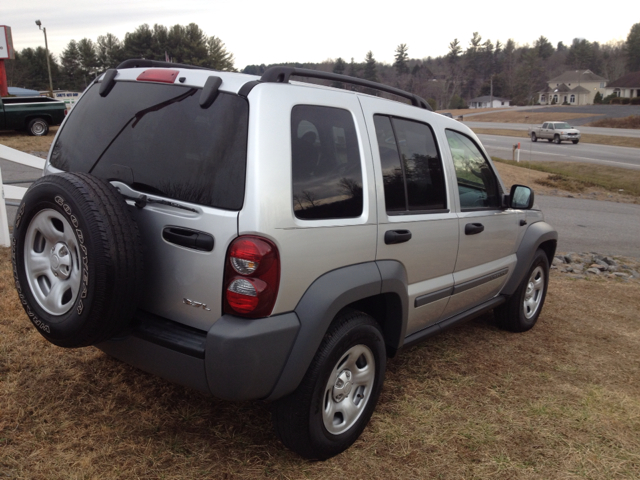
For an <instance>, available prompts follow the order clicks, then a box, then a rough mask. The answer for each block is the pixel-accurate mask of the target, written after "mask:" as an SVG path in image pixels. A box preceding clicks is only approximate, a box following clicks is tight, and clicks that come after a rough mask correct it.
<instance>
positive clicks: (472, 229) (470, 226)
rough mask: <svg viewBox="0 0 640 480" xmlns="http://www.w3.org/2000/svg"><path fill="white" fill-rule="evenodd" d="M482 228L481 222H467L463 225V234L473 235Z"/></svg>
mask: <svg viewBox="0 0 640 480" xmlns="http://www.w3.org/2000/svg"><path fill="white" fill-rule="evenodd" d="M483 230H484V225H482V224H481V223H467V224H466V225H465V226H464V234H465V235H475V234H477V233H480V232H482V231H483Z"/></svg>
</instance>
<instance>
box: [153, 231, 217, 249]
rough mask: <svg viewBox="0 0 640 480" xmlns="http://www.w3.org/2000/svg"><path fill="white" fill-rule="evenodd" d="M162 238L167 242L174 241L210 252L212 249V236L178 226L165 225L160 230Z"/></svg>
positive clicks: (183, 245) (177, 243)
mask: <svg viewBox="0 0 640 480" xmlns="http://www.w3.org/2000/svg"><path fill="white" fill-rule="evenodd" d="M162 238H164V239H165V240H166V241H167V242H169V243H175V244H176V245H180V246H182V247H187V248H192V249H193V250H201V251H204V252H210V251H212V250H213V237H212V236H211V235H209V234H208V233H204V232H198V231H196V230H189V229H187V228H180V227H165V229H164V230H162Z"/></svg>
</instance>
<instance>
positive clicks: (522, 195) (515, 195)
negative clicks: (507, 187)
mask: <svg viewBox="0 0 640 480" xmlns="http://www.w3.org/2000/svg"><path fill="white" fill-rule="evenodd" d="M531 207H533V190H531V189H530V188H529V187H525V186H524V185H513V186H512V187H511V193H509V208H517V209H519V210H529V209H530V208H531Z"/></svg>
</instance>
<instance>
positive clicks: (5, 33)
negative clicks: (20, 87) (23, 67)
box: [0, 25, 15, 97]
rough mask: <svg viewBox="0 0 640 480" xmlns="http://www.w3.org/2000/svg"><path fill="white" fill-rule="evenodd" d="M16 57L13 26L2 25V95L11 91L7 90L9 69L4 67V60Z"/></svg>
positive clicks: (0, 71) (0, 65) (0, 47)
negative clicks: (12, 32) (12, 35)
mask: <svg viewBox="0 0 640 480" xmlns="http://www.w3.org/2000/svg"><path fill="white" fill-rule="evenodd" d="M14 58H15V54H14V53H13V39H12V38H11V27H7V26H6V25H0V97H6V96H8V95H9V91H8V90H7V71H6V70H5V68H4V61H5V60H13V59H14Z"/></svg>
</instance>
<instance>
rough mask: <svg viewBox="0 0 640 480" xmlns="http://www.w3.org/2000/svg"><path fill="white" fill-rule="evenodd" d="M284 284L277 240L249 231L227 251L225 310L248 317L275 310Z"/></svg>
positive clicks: (262, 315) (267, 313)
mask: <svg viewBox="0 0 640 480" xmlns="http://www.w3.org/2000/svg"><path fill="white" fill-rule="evenodd" d="M279 285H280V257H279V255H278V249H277V247H276V246H275V244H274V243H273V242H271V241H270V240H267V239H265V238H261V237H256V236H253V235H246V236H242V237H238V238H236V239H235V240H234V241H233V242H232V243H231V245H230V246H229V250H228V252H227V258H226V262H225V271H224V290H225V291H224V313H229V314H232V315H239V316H243V317H247V318H259V317H266V316H268V315H270V314H271V312H272V311H273V306H274V305H275V302H276V297H277V296H278V287H279Z"/></svg>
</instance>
